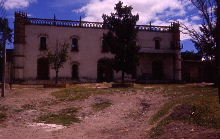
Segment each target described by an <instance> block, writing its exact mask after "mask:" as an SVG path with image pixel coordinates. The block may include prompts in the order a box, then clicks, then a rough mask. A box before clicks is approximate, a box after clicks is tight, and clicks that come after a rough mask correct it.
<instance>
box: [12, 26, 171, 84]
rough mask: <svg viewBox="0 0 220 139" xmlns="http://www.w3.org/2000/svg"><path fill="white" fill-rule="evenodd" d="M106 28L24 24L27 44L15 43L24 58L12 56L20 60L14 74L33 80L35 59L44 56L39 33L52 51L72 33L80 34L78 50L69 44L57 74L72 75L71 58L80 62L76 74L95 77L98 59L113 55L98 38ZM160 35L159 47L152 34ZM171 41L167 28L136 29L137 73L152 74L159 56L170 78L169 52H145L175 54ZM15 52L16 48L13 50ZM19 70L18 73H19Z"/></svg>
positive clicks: (35, 71) (64, 76)
mask: <svg viewBox="0 0 220 139" xmlns="http://www.w3.org/2000/svg"><path fill="white" fill-rule="evenodd" d="M104 32H105V30H103V29H94V28H77V27H56V26H41V25H26V28H25V34H26V38H25V40H26V44H25V45H15V51H18V52H17V53H18V54H20V53H22V54H24V57H23V58H18V59H15V63H23V64H20V65H23V66H24V69H23V71H22V72H23V74H22V73H16V72H21V71H20V70H21V69H19V71H18V69H17V70H16V72H15V76H17V77H18V78H21V79H22V78H23V79H24V80H35V79H36V77H37V59H38V58H41V57H45V56H46V55H47V51H40V50H39V46H40V36H44V35H46V36H47V37H48V38H47V48H48V50H49V51H52V50H54V49H55V47H56V43H57V42H60V43H63V42H67V43H69V44H71V37H72V36H78V37H79V42H78V43H79V51H78V52H72V51H71V49H70V48H69V57H70V58H69V60H68V61H67V62H66V63H65V65H64V68H63V69H61V71H60V74H59V76H60V77H62V78H69V79H70V78H71V66H72V64H73V63H74V62H77V63H79V78H80V79H84V78H86V79H91V80H94V81H95V80H96V78H97V62H98V60H99V59H100V58H103V57H112V55H111V54H107V53H102V52H101V39H102V35H103V33H104ZM156 37H159V38H161V49H160V50H155V48H154V47H155V44H154V43H155V42H154V38H156ZM171 41H172V33H169V32H148V31H140V32H139V33H138V44H139V45H140V46H141V51H143V52H144V53H145V54H144V56H142V57H141V59H140V69H139V70H138V71H139V73H138V74H139V75H140V74H142V72H143V71H144V72H147V73H149V74H151V72H152V71H151V66H149V65H151V63H152V60H153V59H157V58H162V59H163V62H164V65H165V66H164V68H165V69H164V71H165V76H166V77H167V79H173V59H172V56H162V55H163V54H161V56H162V57H160V56H158V55H157V56H154V55H150V56H147V55H148V54H149V53H165V52H166V53H169V54H170V55H172V54H174V50H172V49H171V48H170V42H171ZM15 53H16V52H15ZM18 65H19V64H18ZM18 74H19V75H18ZM115 75H116V77H115V78H120V77H119V76H120V74H115ZM54 77H55V73H54V70H52V69H50V78H54Z"/></svg>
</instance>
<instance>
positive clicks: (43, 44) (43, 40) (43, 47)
mask: <svg viewBox="0 0 220 139" xmlns="http://www.w3.org/2000/svg"><path fill="white" fill-rule="evenodd" d="M40 50H47V38H46V37H40Z"/></svg>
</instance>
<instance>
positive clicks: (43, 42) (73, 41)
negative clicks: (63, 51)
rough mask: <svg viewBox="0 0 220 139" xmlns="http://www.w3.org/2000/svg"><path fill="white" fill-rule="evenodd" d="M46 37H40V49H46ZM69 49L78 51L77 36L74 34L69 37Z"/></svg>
mask: <svg viewBox="0 0 220 139" xmlns="http://www.w3.org/2000/svg"><path fill="white" fill-rule="evenodd" d="M47 38H48V37H46V36H41V37H40V48H39V49H40V50H47ZM70 46H71V51H78V50H79V37H77V36H74V37H71V44H70Z"/></svg>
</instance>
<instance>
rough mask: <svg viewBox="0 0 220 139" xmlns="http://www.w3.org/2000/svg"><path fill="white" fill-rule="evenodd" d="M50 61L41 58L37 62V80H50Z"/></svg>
mask: <svg viewBox="0 0 220 139" xmlns="http://www.w3.org/2000/svg"><path fill="white" fill-rule="evenodd" d="M49 70H50V67H49V61H48V59H47V58H39V59H38V60H37V79H38V80H49Z"/></svg>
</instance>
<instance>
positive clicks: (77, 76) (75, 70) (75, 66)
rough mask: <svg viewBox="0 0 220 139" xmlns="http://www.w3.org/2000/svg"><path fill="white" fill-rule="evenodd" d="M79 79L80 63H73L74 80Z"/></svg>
mask: <svg viewBox="0 0 220 139" xmlns="http://www.w3.org/2000/svg"><path fill="white" fill-rule="evenodd" d="M78 79H79V74H78V65H77V64H73V66H72V80H78Z"/></svg>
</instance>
